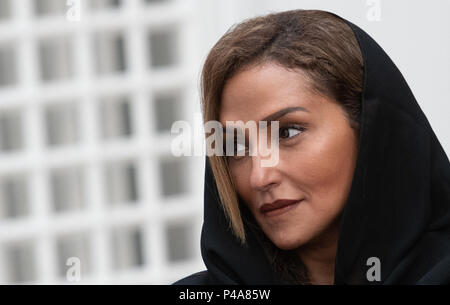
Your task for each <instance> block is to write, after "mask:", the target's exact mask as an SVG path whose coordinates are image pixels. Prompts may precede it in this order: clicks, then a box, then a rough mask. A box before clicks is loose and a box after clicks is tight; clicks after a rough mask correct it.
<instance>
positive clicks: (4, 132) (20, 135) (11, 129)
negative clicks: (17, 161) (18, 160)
mask: <svg viewBox="0 0 450 305" xmlns="http://www.w3.org/2000/svg"><path fill="white" fill-rule="evenodd" d="M23 148H24V130H23V121H22V114H21V112H20V111H19V110H14V111H4V112H0V152H11V151H18V150H22V149H23Z"/></svg>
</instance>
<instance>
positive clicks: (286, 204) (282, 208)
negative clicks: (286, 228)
mask: <svg viewBox="0 0 450 305" xmlns="http://www.w3.org/2000/svg"><path fill="white" fill-rule="evenodd" d="M300 201H301V200H288V199H280V200H276V201H274V202H272V203H265V204H263V205H262V206H261V208H260V209H259V210H260V212H261V213H262V214H264V215H265V216H277V215H281V214H284V213H285V212H287V211H289V210H291V209H292V208H294V207H295V206H296V205H297V204H298V203H299V202H300Z"/></svg>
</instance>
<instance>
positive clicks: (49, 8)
mask: <svg viewBox="0 0 450 305" xmlns="http://www.w3.org/2000/svg"><path fill="white" fill-rule="evenodd" d="M66 11H67V4H66V0H34V12H35V14H36V16H54V15H64V13H65V12H66Z"/></svg>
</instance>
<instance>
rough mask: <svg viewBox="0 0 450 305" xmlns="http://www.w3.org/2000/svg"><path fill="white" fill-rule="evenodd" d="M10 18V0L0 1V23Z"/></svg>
mask: <svg viewBox="0 0 450 305" xmlns="http://www.w3.org/2000/svg"><path fill="white" fill-rule="evenodd" d="M10 16H11V0H0V21H2V20H5V19H8V18H9V17H10Z"/></svg>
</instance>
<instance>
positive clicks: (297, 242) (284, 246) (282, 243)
mask: <svg viewBox="0 0 450 305" xmlns="http://www.w3.org/2000/svg"><path fill="white" fill-rule="evenodd" d="M269 238H270V240H271V241H272V242H273V243H274V244H275V246H277V247H278V248H279V249H281V250H285V251H287V250H294V249H297V248H300V247H301V246H303V245H305V244H306V243H307V242H308V239H306V238H305V236H303V235H300V234H298V232H276V233H272V234H271V235H269Z"/></svg>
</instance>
